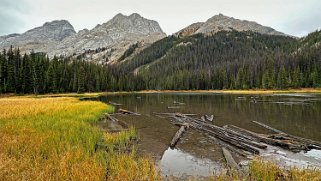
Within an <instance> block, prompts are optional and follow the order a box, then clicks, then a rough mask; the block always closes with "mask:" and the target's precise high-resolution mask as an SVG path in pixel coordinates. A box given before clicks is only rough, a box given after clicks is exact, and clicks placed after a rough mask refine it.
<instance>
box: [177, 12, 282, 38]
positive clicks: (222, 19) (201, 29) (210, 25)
mask: <svg viewBox="0 0 321 181" xmlns="http://www.w3.org/2000/svg"><path fill="white" fill-rule="evenodd" d="M231 30H235V31H253V32H258V33H261V34H267V35H283V36H286V35H285V34H284V33H281V32H278V31H276V30H274V29H273V28H270V27H266V26H263V25H260V24H258V23H256V22H253V21H246V20H239V19H235V18H233V17H228V16H224V15H223V14H219V15H215V16H213V17H212V18H210V19H208V20H207V21H206V22H204V23H194V24H192V25H190V26H188V27H186V28H184V29H182V30H180V31H179V32H177V33H175V35H179V36H190V35H194V34H198V33H201V34H206V35H210V34H215V33H217V32H219V31H231Z"/></svg>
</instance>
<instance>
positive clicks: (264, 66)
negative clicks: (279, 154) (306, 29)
mask: <svg viewBox="0 0 321 181" xmlns="http://www.w3.org/2000/svg"><path fill="white" fill-rule="evenodd" d="M298 41H299V40H297V39H295V38H292V37H288V36H278V35H267V34H261V33H257V32H252V31H241V32H239V31H235V30H230V31H219V32H217V33H216V34H214V35H209V36H208V35H207V36H205V35H204V34H195V35H192V36H186V37H177V36H169V37H166V38H164V39H162V40H160V41H157V42H155V43H154V44H152V45H151V46H149V47H148V48H146V49H144V50H143V51H141V52H140V53H138V54H137V55H136V56H134V57H133V58H131V59H129V60H127V61H125V62H123V63H122V64H119V65H117V66H115V67H114V68H115V69H116V70H114V71H113V72H114V73H115V76H116V77H118V76H119V77H118V79H119V81H120V82H127V81H128V82H127V84H124V85H126V86H124V87H126V88H123V89H125V90H137V89H223V88H226V89H227V88H231V89H246V88H276V87H280V88H283V87H286V86H289V85H292V84H293V86H297V85H298V84H299V83H294V82H291V84H290V83H289V82H290V80H291V81H292V80H293V78H290V75H291V76H292V75H293V74H294V70H295V68H296V66H293V65H296V64H297V61H298V60H299V59H301V58H300V57H298V56H291V52H294V51H295V49H296V47H297V42H298ZM269 66H271V67H272V66H273V67H275V68H273V70H272V68H269ZM282 67H287V68H288V69H287V70H288V71H289V72H287V73H286V74H288V77H289V79H290V80H289V81H287V83H286V84H285V83H284V84H283V83H280V82H278V83H277V79H278V72H280V71H281V69H282ZM282 70H283V69H282ZM282 75H283V74H282ZM284 77H286V76H284ZM307 77H308V76H307ZM115 79H116V80H117V78H115ZM279 79H281V78H279ZM306 82H308V81H306ZM300 83H301V82H300ZM309 84H310V83H309ZM127 86H129V87H127ZM120 89H122V88H120Z"/></svg>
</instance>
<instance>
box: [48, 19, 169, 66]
mask: <svg viewBox="0 0 321 181" xmlns="http://www.w3.org/2000/svg"><path fill="white" fill-rule="evenodd" d="M164 37H166V34H165V33H164V32H163V31H162V29H161V27H160V26H159V24H158V23H157V22H156V21H153V20H149V19H146V18H144V17H142V16H141V15H139V14H137V13H133V14H131V15H129V16H126V15H123V14H121V13H119V14H117V15H116V16H114V17H113V18H112V19H110V20H109V21H107V22H105V23H103V24H98V25H97V26H96V27H94V28H93V29H91V30H81V31H79V32H78V33H77V34H75V35H73V36H69V37H68V38H65V39H64V40H63V41H61V42H60V43H59V44H58V45H57V46H56V47H55V49H54V50H51V51H50V52H48V54H49V56H50V57H52V56H53V55H64V56H71V55H74V54H76V55H79V54H83V52H92V50H97V51H95V52H99V53H96V54H95V55H91V56H88V59H92V60H98V61H105V60H106V59H107V60H108V61H109V62H114V61H117V60H118V59H119V57H121V56H122V54H123V53H124V52H125V51H126V50H127V49H128V48H129V47H130V46H131V45H133V44H136V43H137V42H144V44H146V45H148V44H151V43H153V42H155V41H157V40H159V39H162V38H164ZM99 50H103V51H102V52H100V51H99ZM101 57H105V58H104V59H102V58H101ZM99 59H102V60H99Z"/></svg>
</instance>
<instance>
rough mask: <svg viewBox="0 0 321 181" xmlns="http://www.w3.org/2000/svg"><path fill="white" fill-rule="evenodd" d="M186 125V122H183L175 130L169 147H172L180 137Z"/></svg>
mask: <svg viewBox="0 0 321 181" xmlns="http://www.w3.org/2000/svg"><path fill="white" fill-rule="evenodd" d="M187 127H188V124H187V123H185V124H184V123H183V124H182V126H181V128H180V129H179V130H178V131H177V132H176V134H175V136H174V137H173V139H172V141H171V143H170V147H171V148H174V147H175V145H176V143H177V142H178V140H179V139H180V138H181V136H182V135H183V133H184V131H185V129H186V128H187Z"/></svg>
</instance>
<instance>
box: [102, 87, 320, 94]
mask: <svg viewBox="0 0 321 181" xmlns="http://www.w3.org/2000/svg"><path fill="white" fill-rule="evenodd" d="M153 93H214V94H244V95H246V94H295V93H309V94H311V93H313V94H321V88H302V89H288V90H271V89H267V90H264V89H249V90H142V91H132V92H126V91H120V92H104V93H101V95H112V94H153Z"/></svg>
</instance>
